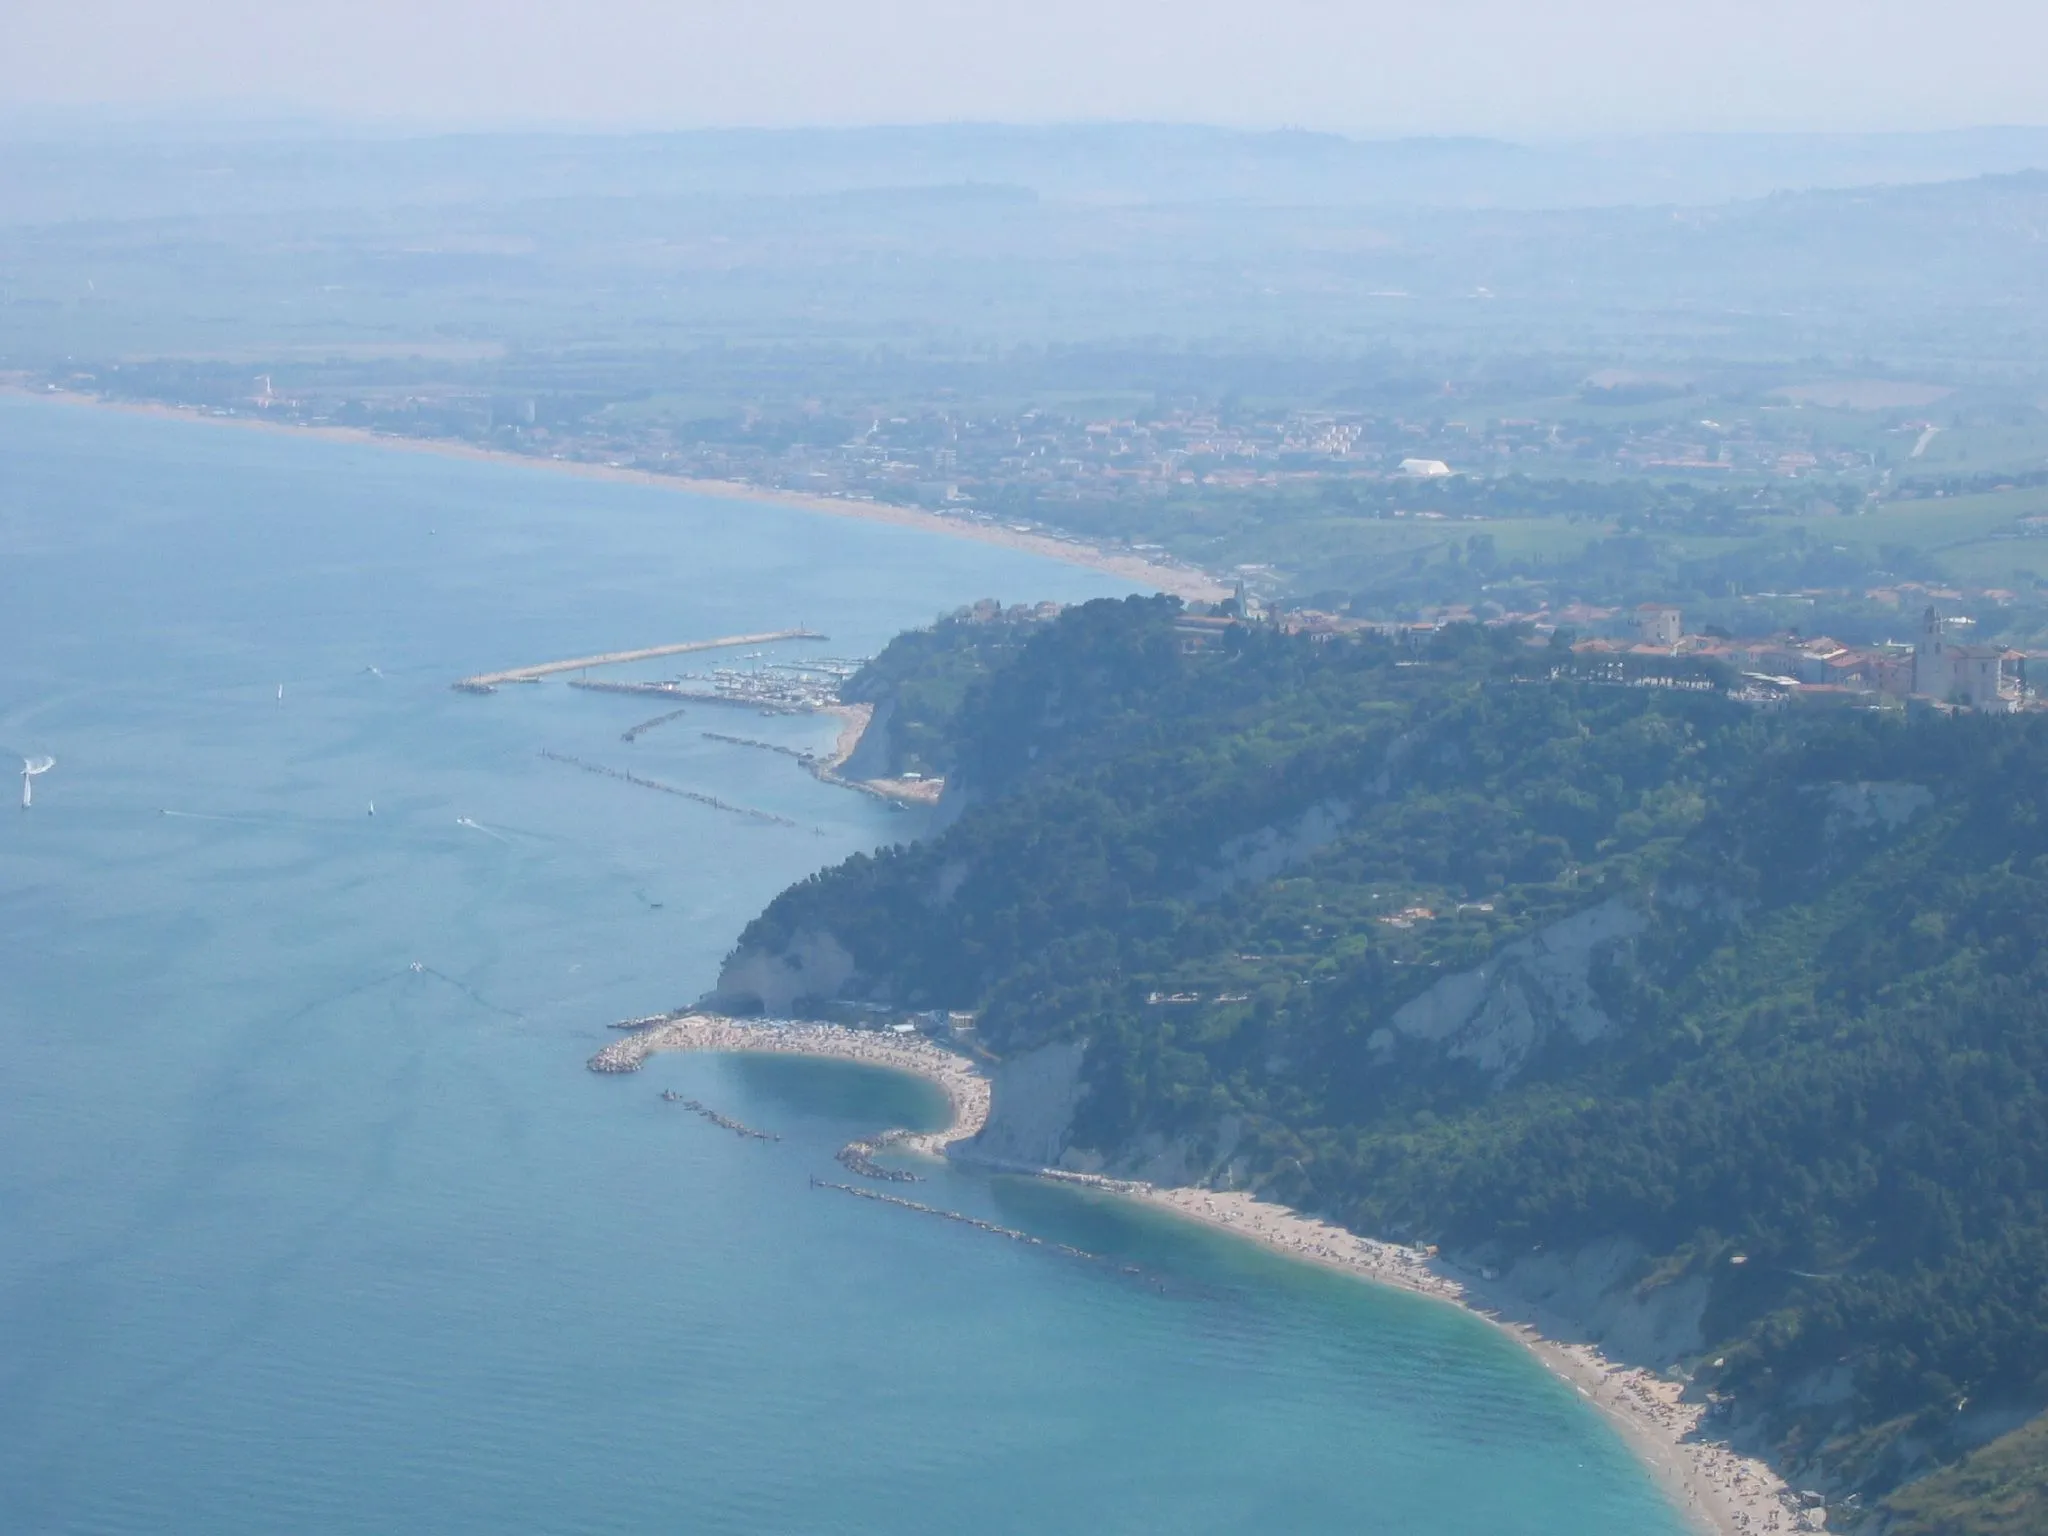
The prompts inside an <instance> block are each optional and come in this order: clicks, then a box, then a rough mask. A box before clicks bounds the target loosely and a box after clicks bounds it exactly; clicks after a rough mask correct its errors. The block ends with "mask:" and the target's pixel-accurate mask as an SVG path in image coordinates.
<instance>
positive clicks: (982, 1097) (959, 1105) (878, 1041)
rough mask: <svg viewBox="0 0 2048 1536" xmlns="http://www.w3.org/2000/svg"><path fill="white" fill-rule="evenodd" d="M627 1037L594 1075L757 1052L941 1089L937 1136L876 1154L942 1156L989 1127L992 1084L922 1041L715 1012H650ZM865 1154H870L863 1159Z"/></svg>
mask: <svg viewBox="0 0 2048 1536" xmlns="http://www.w3.org/2000/svg"><path fill="white" fill-rule="evenodd" d="M618 1027H619V1028H620V1029H621V1030H623V1031H624V1033H623V1034H622V1036H621V1038H619V1039H617V1040H614V1041H613V1042H612V1043H611V1044H610V1045H607V1046H606V1047H605V1048H604V1049H603V1050H601V1051H599V1052H598V1053H597V1054H596V1055H595V1056H592V1057H591V1058H590V1060H589V1062H588V1066H589V1068H590V1070H591V1071H593V1072H607V1073H616V1072H637V1071H639V1070H640V1068H641V1067H643V1066H644V1065H646V1062H647V1058H648V1057H650V1056H652V1055H654V1054H655V1053H656V1052H659V1051H754V1052H767V1053H772V1054H779V1055H785V1056H829V1057H831V1058H833V1059H834V1060H837V1061H857V1062H861V1063H863V1064H865V1065H867V1066H871V1067H885V1068H887V1069H889V1070H890V1071H893V1072H908V1073H910V1074H912V1075H913V1076H916V1077H921V1078H924V1079H925V1080H926V1081H927V1082H930V1083H934V1084H936V1085H937V1086H938V1087H939V1089H940V1090H941V1091H942V1092H943V1093H944V1094H945V1095H946V1102H947V1104H948V1106H949V1107H950V1109H951V1114H950V1116H949V1117H948V1123H947V1124H946V1125H945V1126H944V1127H943V1128H942V1129H940V1130H936V1131H895V1132H890V1133H887V1134H886V1135H885V1136H881V1137H874V1138H871V1139H870V1140H868V1141H867V1142H865V1143H856V1144H855V1145H859V1146H864V1147H865V1148H866V1153H867V1154H871V1153H872V1152H874V1151H875V1150H877V1149H878V1148H880V1147H882V1146H885V1145H886V1146H889V1147H898V1148H903V1149H905V1150H908V1151H913V1152H923V1153H927V1154H930V1155H932V1156H943V1155H944V1154H945V1152H946V1149H947V1148H948V1147H950V1146H952V1145H953V1144H954V1143H956V1142H961V1141H966V1140H968V1139H969V1138H971V1137H974V1136H976V1135H979V1134H980V1132H981V1128H982V1127H983V1126H984V1125H986V1124H987V1123H988V1112H989V1083H988V1079H987V1078H985V1077H984V1076H982V1074H981V1071H980V1069H979V1068H978V1067H976V1066H975V1065H974V1063H973V1062H971V1061H969V1060H968V1059H967V1058H966V1057H964V1056H958V1055H955V1054H954V1053H953V1052H951V1051H948V1050H943V1049H941V1048H940V1047H939V1046H936V1045H934V1044H933V1043H932V1042H931V1041H929V1040H926V1039H923V1038H922V1037H919V1036H909V1037H905V1036H901V1035H894V1034H886V1035H885V1034H879V1033H876V1032H875V1031H872V1030H865V1029H847V1028H844V1027H842V1026H841V1025H837V1024H812V1023H806V1022H802V1021H797V1020H790V1019H758V1020H757V1019H734V1018H728V1017H726V1016H724V1015H723V1014H715V1013H692V1012H682V1013H669V1014H651V1015H649V1016H647V1017H646V1018H641V1019H631V1020H628V1021H626V1022H625V1023H623V1024H621V1025H619V1026H618ZM863 1155H866V1154H863Z"/></svg>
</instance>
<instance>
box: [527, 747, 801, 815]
mask: <svg viewBox="0 0 2048 1536" xmlns="http://www.w3.org/2000/svg"><path fill="white" fill-rule="evenodd" d="M540 755H541V756H542V757H544V758H546V759H547V760H548V761H549V762H551V763H562V764H565V765H566V766H568V767H570V768H581V769H582V770H583V771H584V772H585V773H594V774H597V775H598V776H599V777H601V778H607V779H617V780H619V781H620V782H621V783H623V784H637V785H639V786H640V787H641V788H642V789H657V790H660V791H661V793H663V794H664V795H674V796H676V797H677V798H678V799H681V800H694V801H696V802H697V803H698V804H699V805H708V806H710V807H711V808H712V809H713V810H714V811H726V812H729V813H730V814H732V815H734V816H745V817H749V818H750V819H752V820H754V821H759V822H765V823H767V824H768V825H769V826H775V827H793V826H796V825H797V823H795V822H793V821H791V820H790V819H789V818H788V817H787V816H777V815H775V814H774V813H772V812H770V811H757V810H755V809H753V807H751V806H745V805H734V804H733V803H732V802H731V801H729V800H721V799H719V798H718V797H717V796H716V795H707V794H704V793H702V792H700V791H698V790H694V789H682V788H679V787H678V786H676V785H674V784H664V783H662V782H661V780H659V779H643V778H642V777H641V776H640V775H639V774H637V773H628V772H626V771H625V770H624V769H623V768H607V767H605V766H604V764H602V763H586V762H585V761H583V759H582V758H580V757H571V756H570V755H569V754H568V753H566V752H550V751H548V750H547V749H546V748H545V747H543V748H542V749H541V754H540Z"/></svg>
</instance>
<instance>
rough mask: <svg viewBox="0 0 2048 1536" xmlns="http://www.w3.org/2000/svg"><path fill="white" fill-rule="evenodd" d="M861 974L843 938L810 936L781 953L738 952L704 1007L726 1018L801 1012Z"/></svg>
mask: <svg viewBox="0 0 2048 1536" xmlns="http://www.w3.org/2000/svg"><path fill="white" fill-rule="evenodd" d="M856 974H857V968H856V967H855V965H854V962H853V956H852V955H850V954H848V953H847V951H846V946H845V945H843V944H841V943H840V942H839V940H838V939H837V938H835V937H834V936H833V935H832V934H830V933H821V932H817V931H805V932H803V933H799V934H798V935H797V936H796V938H795V939H794V940H792V941H791V942H790V943H789V944H788V945H787V946H786V947H784V948H782V949H780V950H776V951H773V952H771V951H767V950H760V949H742V950H739V951H737V952H736V953H735V954H734V955H733V956H732V957H731V958H730V959H728V960H727V961H726V962H725V965H724V966H723V967H722V968H721V969H720V970H719V973H718V985H717V986H716V987H714V988H712V990H711V991H710V992H709V993H707V994H706V995H705V997H704V999H703V1006H704V1007H706V1008H710V1009H714V1010H716V1011H718V1012H722V1013H767V1014H792V1013H800V1012H802V1011H803V1009H804V1006H805V1005H806V1004H807V1003H817V1002H822V1001H824V1000H825V999H827V998H830V997H832V996H834V995H835V994H837V993H838V991H839V989H840V988H841V987H843V986H845V985H846V983H847V982H849V981H851V980H852V979H853V978H854V976H855V975H856Z"/></svg>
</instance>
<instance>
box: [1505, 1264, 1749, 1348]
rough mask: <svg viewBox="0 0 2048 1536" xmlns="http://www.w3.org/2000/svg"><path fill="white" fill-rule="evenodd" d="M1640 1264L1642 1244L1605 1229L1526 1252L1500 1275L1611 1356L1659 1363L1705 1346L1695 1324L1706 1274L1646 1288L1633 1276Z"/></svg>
mask: <svg viewBox="0 0 2048 1536" xmlns="http://www.w3.org/2000/svg"><path fill="white" fill-rule="evenodd" d="M1642 1270H1643V1250H1642V1249H1641V1248H1640V1247H1638V1246H1637V1245H1636V1244H1635V1243H1633V1242H1631V1241H1630V1240H1629V1239H1627V1238H1625V1237H1609V1238H1602V1239H1601V1240H1600V1241H1598V1242H1593V1243H1588V1244H1587V1245H1586V1246H1585V1247H1583V1248H1581V1249H1579V1250H1577V1251H1576V1252H1573V1253H1569V1254H1553V1253H1532V1254H1529V1255H1527V1256H1525V1257H1523V1258H1521V1259H1518V1260H1516V1261H1515V1263H1514V1265H1513V1267H1512V1268H1510V1269H1509V1271H1508V1273H1507V1275H1506V1277H1505V1283H1506V1285H1507V1287H1508V1288H1509V1289H1510V1290H1512V1291H1513V1292H1514V1293H1515V1294H1516V1295H1517V1296H1518V1297H1520V1298H1521V1299H1522V1300H1524V1301H1526V1302H1529V1303H1531V1304H1533V1305H1535V1306H1537V1307H1540V1308H1542V1309H1543V1311H1545V1312H1547V1313H1550V1314H1553V1315H1554V1316H1556V1317H1557V1318H1560V1319H1564V1320H1568V1321H1569V1322H1570V1323H1571V1325H1572V1326H1573V1327H1574V1328H1576V1329H1578V1330H1581V1331H1583V1333H1584V1334H1585V1337H1586V1339H1587V1340H1588V1341H1589V1342H1591V1343H1594V1344H1598V1345H1599V1346H1600V1347H1601V1349H1602V1351H1603V1352H1604V1353H1606V1354H1607V1355H1609V1356H1611V1357H1613V1358H1615V1359H1618V1360H1627V1361H1630V1362H1633V1363H1636V1364H1642V1365H1663V1364H1665V1363H1667V1362H1669V1361H1672V1360H1676V1359H1678V1358H1679V1357H1680V1356H1683V1355H1690V1354H1696V1353H1698V1352H1699V1351H1700V1350H1701V1349H1703V1348H1705V1346H1706V1339H1705V1336H1704V1334H1703V1332H1702V1330H1701V1326H1700V1324H1701V1320H1702V1319H1703V1318H1704V1317H1705V1315H1706V1310H1707V1293H1708V1290H1709V1289H1710V1287H1709V1285H1708V1282H1707V1277H1706V1276H1705V1275H1699V1274H1695V1275H1688V1276H1686V1277H1685V1278H1684V1279H1683V1280H1678V1281H1675V1282H1673V1283H1671V1284H1668V1285H1660V1286H1656V1287H1654V1288H1651V1289H1647V1290H1646V1289H1644V1288H1643V1287H1642V1286H1641V1285H1639V1284H1638V1283H1637V1277H1638V1276H1639V1275H1640V1274H1641V1273H1642Z"/></svg>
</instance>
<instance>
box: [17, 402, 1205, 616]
mask: <svg viewBox="0 0 2048 1536" xmlns="http://www.w3.org/2000/svg"><path fill="white" fill-rule="evenodd" d="M0 389H4V390H6V392H7V393H10V394H18V395H26V396H28V397H29V398H31V399H36V400H50V401H58V402H62V403H64V404H67V405H87V406H93V407H95V408H97V409H100V410H109V411H125V412H128V413H129V414H131V415H137V416H160V417H168V418H170V419H171V420H174V421H190V422H198V423H202V424H204V425H208V426H217V427H240V428H243V429H244V430H246V431H252V432H283V433H290V434H292V435H295V436H299V437H314V438H321V439H324V440H325V441H327V442H334V443H353V444H357V445H359V446H366V447H372V448H393V449H398V450H400V451H402V452H406V453H431V454H436V455H439V456H441V457H443V458H453V459H469V460H473V461H476V462H479V463H492V464H517V465H520V466H522V467H524V468H527V469H544V470H554V471H557V472H559V473H564V474H571V475H580V476H582V477H584V478H585V479H591V480H611V481H615V482H620V483H623V484H627V485H651V486H657V487H659V488H661V489H663V490H670V491H687V492H689V493H691V494H692V495H697V496H711V497H716V498H718V499H720V500H723V501H754V502H763V503H766V504H768V505H771V506H778V507H793V508H796V509H797V510H798V511H803V512H821V513H823V514H825V515H826V516H828V517H851V518H856V519H858V520H860V521H862V522H868V523H892V524H894V525H896V526H897V527H900V528H915V529H918V530H920V531H921V532H924V533H938V534H944V535H945V536H946V537H947V538H950V539H969V540H972V541H973V542H975V543H977V544H994V545H997V546H998V547H1000V548H1003V549H1012V550H1016V551H1018V552H1020V553H1022V554H1029V555H1042V556H1043V557H1044V558H1046V559H1048V560H1057V561H1060V562H1061V563H1062V564H1065V565H1077V566H1081V567H1084V568H1085V569H1087V570H1091V571H1101V572H1103V573H1104V574H1105V575H1109V576H1117V577H1121V578H1122V579H1124V580H1126V581H1128V582H1130V583H1132V584H1133V585H1134V586H1146V587H1151V588H1153V589H1154V590H1156V591H1160V592H1168V593H1171V594H1173V595H1174V596H1175V597H1184V598H1189V599H1191V600H1194V601H1198V602H1214V601H1217V600H1218V599H1221V598H1225V597H1228V596H1229V595H1230V591H1231V589H1230V588H1229V587H1226V586H1225V585H1224V584H1223V583H1221V582H1219V581H1217V580H1216V579H1215V578H1214V577H1212V576H1210V575H1208V574H1207V573H1206V572H1203V571H1198V570H1196V569H1195V568H1193V567H1192V566H1186V565H1179V564H1176V563H1173V562H1169V561H1162V560H1149V559H1147V558H1145V557H1144V556H1143V555H1137V554H1127V553H1122V552H1119V551H1116V550H1109V549H1099V548H1097V547H1096V546H1094V545H1092V544H1082V543H1077V542H1073V541H1070V540H1067V539H1059V538H1054V537H1052V536H1051V535H1049V534H1042V533H1031V532H1019V531H1018V530H1016V529H1014V528H1008V527H1005V526H1003V525H1001V524H999V523H984V522H976V521H974V520H973V519H971V518H966V517H942V516H940V515H939V514H938V513H936V512H924V511H920V510H918V509H917V508H915V507H899V506H894V505H892V504H890V503H888V502H884V501H859V500H855V499H854V498H852V497H846V496H813V495H809V494H806V493H805V492H803V491H785V490H780V489H777V488H774V487H769V486H758V485H749V484H747V483H745V482H744V481H738V480H695V479H689V478H687V477H685V476H682V475H665V474H659V473H656V472H655V471H653V470H646V469H633V468H630V467H628V466H625V465H613V464H593V463H590V462H587V461H585V460H581V459H556V458H542V457H540V456H539V455H537V454H527V453H507V452H504V451H502V450H500V449H495V448H478V447H475V446H473V445H472V444H469V443H458V442H449V441H445V440H441V439H436V438H424V437H393V436H391V435H390V434H388V433H383V432H369V431H365V430H363V429H362V428H360V427H316V426H300V425H297V424H294V423H289V422H279V421H263V420H259V419H258V418H256V417H253V416H218V415H214V414H212V413H210V412H206V411H201V410H187V409H183V408H180V407H178V406H173V405H157V404H146V403H143V402H139V401H138V402H127V401H118V400H103V399H100V398H99V397H98V396H96V395H88V394H81V393H78V392H76V391H69V390H31V389H23V388H21V387H19V386H13V387H9V386H6V385H0Z"/></svg>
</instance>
